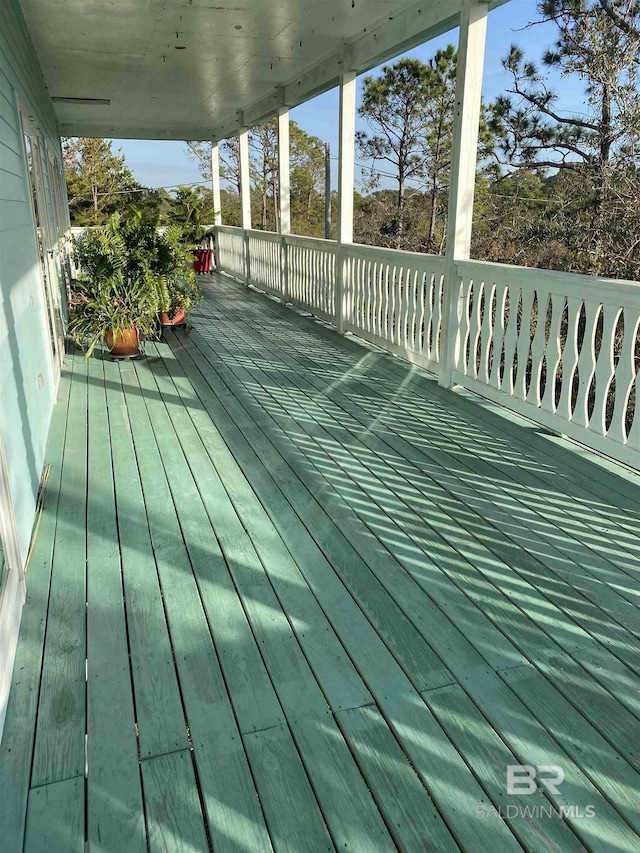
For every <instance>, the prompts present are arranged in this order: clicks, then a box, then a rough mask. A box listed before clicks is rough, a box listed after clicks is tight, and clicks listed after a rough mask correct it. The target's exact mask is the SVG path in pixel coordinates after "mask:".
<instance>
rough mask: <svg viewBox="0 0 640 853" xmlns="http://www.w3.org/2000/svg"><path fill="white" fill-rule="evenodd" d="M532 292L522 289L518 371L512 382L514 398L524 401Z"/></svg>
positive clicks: (533, 293) (529, 346) (533, 292)
mask: <svg viewBox="0 0 640 853" xmlns="http://www.w3.org/2000/svg"><path fill="white" fill-rule="evenodd" d="M534 296H535V291H534V290H525V289H524V288H522V316H521V319H520V330H519V334H518V348H517V353H518V369H517V371H516V378H515V381H514V389H513V393H514V396H516V397H518V398H519V399H520V400H524V399H525V397H526V395H527V367H528V363H529V350H530V349H531V312H532V310H533V298H534Z"/></svg>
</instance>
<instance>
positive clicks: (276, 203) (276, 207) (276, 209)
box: [271, 173, 280, 232]
mask: <svg viewBox="0 0 640 853" xmlns="http://www.w3.org/2000/svg"><path fill="white" fill-rule="evenodd" d="M271 192H272V193H273V230H274V231H276V232H277V231H280V198H279V195H278V181H277V179H276V175H275V173H273V178H272V180H271Z"/></svg>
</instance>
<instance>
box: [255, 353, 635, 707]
mask: <svg viewBox="0 0 640 853" xmlns="http://www.w3.org/2000/svg"><path fill="white" fill-rule="evenodd" d="M261 351H262V348H261ZM301 372H302V371H301ZM288 375H290V372H289V374H288ZM315 399H317V398H315ZM315 399H314V402H315ZM330 417H331V420H330V422H329V423H333V422H334V421H337V422H338V423H340V420H341V419H340V416H339V413H338V412H337V411H336V410H334V409H332V410H331V411H330ZM362 423H363V425H366V424H367V420H366V418H365V419H364V420H363V421H362ZM298 426H299V428H300V429H302V430H303V431H305V430H306V431H308V430H309V427H308V419H307V420H305V422H304V423H301V422H300V421H298ZM326 428H327V429H331V427H330V426H328V427H326ZM355 439H356V445H355V446H356V450H357V449H358V445H359V444H361V443H364V444H366V446H367V447H372V442H373V441H375V442H377V447H375V448H374V449H378V447H380V446H382V445H381V442H380V441H379V440H378V439H376V438H372V437H371V435H369V434H365V435H362V433H356V434H355ZM387 441H388V442H389V444H390V445H391V446H393V447H397V443H395V442H393V441H392V439H390V438H388V437H387ZM341 442H345V447H346V446H348V442H347V441H346V439H344V438H343V436H342V434H339V435H338V442H337V444H335V445H334V446H333V449H332V452H333V453H334V454H335V455H336V461H337V462H339V461H340V458H339V457H340V454H341V453H342V446H341ZM405 445H406V448H408V450H407V449H405V456H406V454H407V453H409V454H410V453H411V452H412V448H411V446H410V445H409V444H408V442H405ZM380 457H381V459H382V462H381V464H380V465H379V469H380V470H381V471H382V476H383V477H384V478H385V479H386V480H388V477H389V470H390V468H395V467H397V463H396V461H395V459H394V458H393V457H392V456H390V455H389V452H388V449H387V452H386V454H385V452H384V449H383V451H382V452H381V453H380ZM452 462H453V467H455V460H452ZM367 464H369V463H367ZM369 467H371V466H370V465H369ZM346 471H347V473H349V469H348V468H347V469H346ZM413 474H414V475H415V474H416V471H415V470H414V471H413ZM407 476H408V477H409V478H410V477H411V474H410V473H409V475H407V474H404V476H403V477H402V479H399V478H398V482H399V491H398V494H402V497H403V499H404V500H405V502H406V497H405V495H406V493H407V491H408V490H409V488H408V484H407ZM432 476H433V475H432ZM436 476H437V474H436ZM447 476H448V477H449V479H450V480H451V479H453V478H452V477H451V475H450V474H449V471H448V468H447V471H446V472H442V477H443V478H446V477H447ZM363 484H366V478H364V479H363V478H362V477H360V478H359V480H358V487H359V486H360V485H363ZM416 485H418V486H419V487H421V490H424V487H423V486H422V485H421V482H420V481H417V483H416ZM449 489H450V490H451V491H454V490H455V485H454V486H449ZM378 494H379V490H378V492H374V493H373V494H370V495H369V497H370V499H371V500H373V501H374V502H375V501H376V500H377V502H378V503H380V500H379V498H378V497H377V495H378ZM347 500H348V495H347ZM447 503H451V500H450V495H448V494H447V493H446V492H442V491H441V492H440V493H439V494H438V495H437V497H436V499H435V501H430V502H429V506H428V508H427V510H426V512H424V514H423V516H422V519H423V521H422V522H420V521H419V522H418V524H417V526H416V528H415V530H416V531H417V535H418V536H419V537H421V536H422V535H423V531H424V530H425V529H428V526H429V525H430V524H431V525H433V524H434V520H435V519H436V518H437V517H438V516H439V515H440V516H442V513H441V509H440V508H441V505H442V504H445V505H446V504H447ZM358 505H360V506H365V505H366V506H367V510H366V514H365V521H366V519H367V518H368V517H370V516H371V503H370V502H366V501H365V502H363V501H362V500H360V501H359V502H358V503H356V504H355V507H354V508H355V509H356V511H357V507H358ZM449 512H450V516H451V519H450V520H449V519H448V518H446V516H445V519H446V520H445V527H444V532H443V533H441V535H442V536H443V538H444V539H445V541H446V537H447V532H448V531H451V530H452V529H454V531H455V534H456V538H457V539H459V538H460V536H461V535H462V536H464V535H465V534H466V531H465V529H464V525H465V524H468V522H467V521H464V516H465V507H464V506H461V505H460V503H459V502H458V503H455V504H454V507H453V511H449ZM400 515H402V513H400ZM467 515H468V513H467ZM398 516H399V513H398V511H397V508H393V507H392V508H389V507H386V516H385V517H388V518H398ZM404 516H406V512H405V513H404ZM404 516H403V527H405V526H406V522H405V519H404ZM460 520H463V524H462V525H461V524H460V523H459V522H460ZM479 520H480V519H479V518H478V521H479ZM452 525H455V527H453V528H452ZM472 526H473V516H472ZM483 526H484V527H486V525H477V524H476V529H479V530H480V537H482V527H483ZM436 527H438V525H436ZM382 528H384V524H383V525H382ZM374 532H375V531H374ZM401 535H402V534H401V533H399V532H398V530H397V529H395V531H394V539H395V540H397V539H398V537H400V536H401ZM411 535H412V538H413V539H416V533H413V532H412V534H411ZM449 535H450V534H449ZM424 541H425V542H426V546H427V547H426V548H423V551H424V552H425V554H429V552H430V551H432V550H433V549H434V548H436V547H437V546H438V540H437V539H436V540H434V539H433V538H427V539H425V540H424ZM467 542H468V543H469V544H468V547H470V552H471V553H472V554H473V559H472V560H471V564H473V563H475V564H476V565H478V566H479V567H480V568H482V564H483V561H482V552H479V551H478V547H479V546H478V544H477V542H473V541H470V540H469V537H468V536H467ZM455 545H456V547H458V548H460V547H461V546H460V545H459V544H458V542H456V543H455ZM408 550H410V549H408ZM493 551H494V553H495V551H496V548H495V547H494V548H493ZM487 556H488V558H489V559H488V561H487V560H486V559H485V562H486V563H487V567H486V570H485V573H487V576H488V578H489V579H490V580H491V581H493V583H496V581H495V575H496V570H497V569H499V568H500V561H496V560H495V559H494V558H493V555H492V554H490V553H489V554H488V555H487ZM526 557H527V553H526V552H524V553H523V552H519V553H518V554H517V557H516V558H514V557H513V555H512V559H511V560H510V562H509V563H503V564H502V574H503V575H504V576H505V577H506V579H507V586H506V590H507V592H509V589H510V587H512V586H513V570H512V569H511V565H514V564H515V565H518V564H519V563H522V562H523V561H524V562H526ZM453 558H454V564H455V562H456V560H455V552H454V553H453ZM438 561H439V562H440V563H443V562H444V565H445V567H447V565H448V563H450V562H451V555H450V554H449V555H447V554H446V553H444V554H443V553H442V550H440V552H439V554H438ZM457 564H458V567H459V566H460V562H459V561H457ZM453 568H454V571H455V568H456V566H455V565H454V567H453ZM463 568H465V567H464V564H463ZM467 568H468V567H467ZM407 569H408V570H409V571H411V566H408V567H407ZM447 571H449V569H447ZM467 574H468V571H467ZM536 574H537V573H536V572H535V569H534V572H533V573H532V576H533V577H535V576H536ZM521 586H522V587H523V588H526V584H525V585H521ZM600 586H601V585H600ZM484 589H485V591H484V592H483V590H482V589H478V586H477V581H476V583H475V585H474V584H469V583H467V584H466V590H467V594H469V591H472V595H473V597H474V599H476V600H478V599H479V600H480V602H483V601H485V599H486V600H487V601H488V600H490V599H491V598H492V596H493V598H494V599H495V597H496V592H495V589H494V590H491V587H490V586H489V590H490V592H489V594H488V595H487V593H486V589H487V584H486V582H484ZM528 589H529V591H528V593H527V596H526V597H525V598H524V599H522V597H521V601H523V602H524V603H523V604H522V605H521V606H522V607H523V609H524V610H525V612H527V613H528V614H529V616H530V617H531V618H532V619H533V620H534V621H537V622H538V623H539V624H540V625H541V627H542V628H543V629H546V630H548V631H550V633H553V634H554V635H555V636H559V638H560V641H561V642H562V639H563V638H564V637H565V636H566V643H565V647H566V648H568V650H569V652H573V651H574V650H576V649H578V650H581V651H584V652H585V653H586V658H585V660H586V662H587V665H589V664H591V666H592V668H593V671H594V672H595V673H596V677H600V678H601V679H603V680H604V682H605V684H606V685H607V686H608V687H609V688H610V689H612V690H613V691H614V692H615V691H617V692H618V693H619V694H620V698H621V699H622V701H623V702H625V703H626V704H628V705H629V707H630V708H631V709H632V710H637V698H636V695H635V694H634V693H633V692H632V691H631V692H630V691H628V690H627V689H626V688H625V689H624V690H622V692H621V690H620V688H621V685H624V684H625V683H627V682H628V681H629V673H628V671H627V670H626V667H624V666H621V665H620V663H619V661H617V660H615V659H614V658H612V657H611V655H610V653H609V650H608V649H607V651H604V650H603V649H602V647H601V646H600V645H599V644H597V643H594V641H593V640H592V639H591V638H590V637H588V636H587V634H586V633H585V631H583V630H582V628H581V627H579V625H578V624H577V623H576V622H575V621H573V622H571V621H569V620H567V619H566V618H564V613H562V612H561V611H560V610H559V609H558V608H557V607H556V606H555V604H553V603H551V604H550V603H548V602H546V601H542V600H541V601H540V604H538V603H537V602H536V596H537V593H535V592H534V593H533V595H532V590H531V587H529V588H528ZM435 590H436V591H440V592H441V594H442V593H443V592H444V591H441V590H439V588H438V587H435ZM447 597H449V596H448V595H447ZM538 598H539V596H538ZM532 599H533V601H532ZM505 602H506V599H505V597H504V595H501V598H500V601H499V604H500V605H501V606H502V609H503V610H504V605H505ZM625 604H627V603H626V602H625ZM447 606H448V609H449V612H451V602H450V601H447ZM507 606H511V605H510V604H509V602H507ZM627 606H628V607H630V609H633V608H631V606H630V605H628V604H627ZM512 610H513V608H512ZM508 612H509V611H508V610H507V613H506V614H505V613H504V612H502V613H500V612H499V613H498V614H497V618H496V620H495V621H496V623H497V624H498V625H501V624H502V622H503V621H504V620H505V618H507V617H508ZM635 613H636V611H635V610H634V614H635ZM602 615H603V614H601V616H600V618H601V619H602ZM560 617H562V618H560ZM598 624H600V625H601V624H602V622H598V621H597V619H596V621H595V625H596V628H595V632H596V633H597V634H601V633H602V631H600V630H598V628H597V626H598ZM606 624H607V625H609V626H610V629H609V631H608V632H605V633H606V634H608V636H606V643H607V645H608V644H609V642H610V639H611V638H610V634H611V633H614V634H616V632H615V628H616V626H615V624H614V625H611V623H610V622H607V623H606ZM511 625H512V630H514V631H515V632H516V633H518V632H519V633H521V634H523V635H524V647H525V648H526V647H527V646H528V647H535V648H536V649H537V650H538V652H540V651H541V650H540V635H539V634H538V641H537V642H535V640H536V633H535V630H534V631H533V634H532V636H531V637H530V638H529V637H527V634H526V632H527V630H529V632H530V633H531V626H529V628H527V620H526V619H525V620H523V618H522V612H521V611H520V610H517V611H514V617H513V618H512V620H511ZM592 630H594V629H592ZM621 634H622V636H621ZM474 636H476V637H477V636H478V632H477V631H476V632H474ZM543 639H544V638H543ZM616 639H617V640H618V648H619V649H620V653H621V655H622V659H623V660H625V662H627V663H629V664H630V665H632V666H634V667H635V668H636V671H637V669H638V658H637V649H636V648H634V646H635V645H636V644H635V641H634V638H633V637H630V636H628V635H627V636H625V635H624V632H621V631H618V632H617V637H616ZM630 641H631V642H630ZM544 645H545V644H544V643H543V646H544ZM546 646H547V647H549V643H548V642H547V644H546ZM520 647H521V648H522V647H523V646H522V643H521V644H520ZM553 647H554V644H553V643H552V644H551V646H550V649H548V652H547V653H552V652H553Z"/></svg>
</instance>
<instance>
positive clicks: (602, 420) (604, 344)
mask: <svg viewBox="0 0 640 853" xmlns="http://www.w3.org/2000/svg"><path fill="white" fill-rule="evenodd" d="M621 313H622V309H621V308H617V307H614V306H613V305H605V306H603V311H602V341H601V343H600V352H599V353H598V360H597V364H596V372H595V383H596V395H595V400H594V403H593V414H592V416H591V420H590V421H589V429H590V430H593V432H597V433H598V434H599V435H606V433H607V426H606V417H607V397H608V394H609V388H610V386H611V382H612V380H613V376H614V373H615V361H614V353H613V342H614V339H615V333H616V327H617V325H618V318H619V317H620V314H621Z"/></svg>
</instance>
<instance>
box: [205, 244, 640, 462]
mask: <svg viewBox="0 0 640 853" xmlns="http://www.w3.org/2000/svg"><path fill="white" fill-rule="evenodd" d="M216 233H217V240H218V256H219V258H220V269H221V270H222V271H223V272H227V273H229V274H231V275H233V276H235V277H237V278H240V279H243V280H245V277H246V275H247V268H248V270H249V275H248V280H249V282H250V283H251V284H253V285H255V286H256V287H258V288H261V289H264V290H266V291H268V292H269V293H271V294H273V295H275V296H278V297H279V298H280V299H281V300H282V301H283V302H289V303H291V304H292V305H295V306H296V307H298V308H301V309H303V310H306V311H309V312H310V313H312V314H314V315H315V316H317V317H321V318H323V319H324V320H327V321H328V322H331V323H334V324H335V325H336V326H337V327H338V328H342V329H344V330H345V331H347V332H351V333H352V334H354V335H356V336H358V337H360V338H363V339H364V340H367V341H369V342H371V343H374V344H377V345H378V346H380V347H382V348H383V349H386V350H387V351H389V352H392V353H394V354H396V355H400V356H402V357H404V358H406V359H408V360H409V361H412V362H414V363H416V364H419V365H421V366H423V367H426V368H428V369H430V370H432V371H434V372H436V373H438V374H439V375H440V379H441V381H442V382H443V384H458V385H462V386H464V387H465V388H468V389H470V390H472V391H474V392H476V393H478V394H481V395H482V396H484V397H487V398H488V399H490V400H492V401H494V402H496V403H499V404H501V405H503V406H505V407H507V408H509V409H511V410H513V411H515V412H518V413H519V414H522V415H525V416H526V417H528V418H530V419H531V420H534V421H536V422H538V423H541V424H543V425H544V426H547V427H549V428H551V429H552V430H555V431H556V432H559V433H563V434H566V435H568V436H570V437H571V438H574V439H575V440H577V441H580V442H581V443H583V444H585V445H587V446H589V447H591V448H593V449H594V450H597V451H599V452H601V453H603V454H605V455H607V456H610V457H612V458H614V459H617V460H618V461H620V462H624V463H626V464H628V465H631V466H632V467H635V468H638V469H640V333H639V329H640V284H639V283H637V282H624V281H616V280H613V279H603V278H595V277H592V276H585V275H572V274H568V273H558V272H552V271H548V270H538V269H530V268H525V267H515V266H507V265H504V264H492V263H486V262H483V261H463V262H457V263H455V264H450V266H449V267H447V261H446V260H445V258H443V257H439V256H434V255H423V254H419V253H415V252H400V251H395V250H393V249H382V248H378V247H372V246H361V245H358V244H349V245H343V246H339V245H338V244H337V243H335V242H333V241H330V240H318V239H313V238H309V237H297V236H293V235H279V234H274V233H270V232H260V231H247V232H244V234H245V235H246V237H245V236H243V232H242V230H241V229H239V228H228V227H220V228H218V229H216ZM232 241H234V242H233V247H234V248H233V249H232V248H231V246H232ZM247 249H248V251H247ZM447 269H449V270H450V271H451V283H450V286H451V287H452V291H454V292H455V304H454V305H453V308H452V310H450V311H448V312H447V317H445V315H444V304H445V298H444V297H445V277H446V271H447ZM337 270H341V271H342V276H341V281H340V285H341V296H340V298H338V299H337V298H336V291H337V282H336V273H337ZM338 313H340V316H338ZM449 318H455V319H454V320H453V322H452V320H450V319H449ZM447 320H448V323H447ZM447 325H449V328H447Z"/></svg>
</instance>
